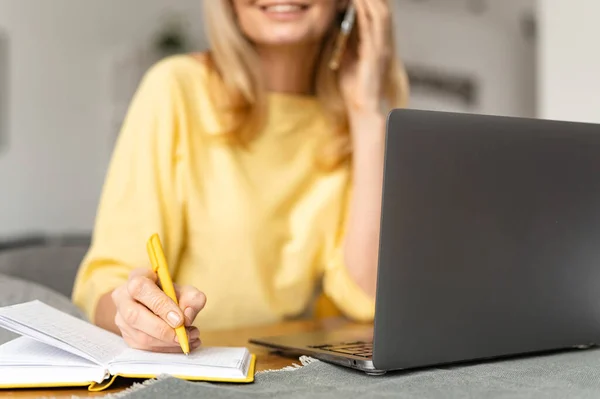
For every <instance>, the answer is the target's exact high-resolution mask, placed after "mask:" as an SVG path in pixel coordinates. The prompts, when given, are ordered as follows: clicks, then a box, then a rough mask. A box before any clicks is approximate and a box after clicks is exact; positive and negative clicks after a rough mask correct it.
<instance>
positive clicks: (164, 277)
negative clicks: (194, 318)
mask: <svg viewBox="0 0 600 399" xmlns="http://www.w3.org/2000/svg"><path fill="white" fill-rule="evenodd" d="M146 249H147V250H148V256H149V257H150V263H152V270H153V271H154V272H155V273H156V274H157V275H158V279H159V281H160V285H161V286H162V290H163V291H164V293H165V294H167V296H168V297H169V298H171V299H172V300H173V302H175V304H177V305H178V306H179V302H178V301H177V295H176V294H175V288H174V287H173V280H171V275H170V274H169V268H168V266H167V259H166V258H165V254H164V252H163V247H162V244H161V242H160V237H159V236H158V234H153V235H152V237H150V239H149V240H148V243H147V245H146ZM175 333H176V334H177V339H178V340H179V345H181V349H182V350H183V353H185V354H186V355H188V354H189V353H190V343H189V341H188V336H187V332H186V330H185V323H184V324H182V325H181V326H179V327H177V328H176V329H175Z"/></svg>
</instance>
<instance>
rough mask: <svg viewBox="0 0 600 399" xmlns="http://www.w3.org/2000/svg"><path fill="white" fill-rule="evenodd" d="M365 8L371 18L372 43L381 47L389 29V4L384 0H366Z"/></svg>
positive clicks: (385, 40)
mask: <svg viewBox="0 0 600 399" xmlns="http://www.w3.org/2000/svg"><path fill="white" fill-rule="evenodd" d="M366 9H367V14H368V16H369V17H370V20H371V29H372V37H373V39H374V42H373V44H374V45H375V46H377V47H378V48H381V47H382V46H384V45H385V43H386V42H387V39H388V34H389V32H390V31H391V30H390V29H391V26H390V25H391V24H390V9H389V6H388V5H387V2H386V1H385V0H370V1H367V2H366Z"/></svg>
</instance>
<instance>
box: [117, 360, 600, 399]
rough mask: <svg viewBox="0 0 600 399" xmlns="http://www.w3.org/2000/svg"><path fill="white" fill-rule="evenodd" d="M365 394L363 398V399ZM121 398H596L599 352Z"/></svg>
mask: <svg viewBox="0 0 600 399" xmlns="http://www.w3.org/2000/svg"><path fill="white" fill-rule="evenodd" d="M362 395H364V396H362ZM111 396H118V397H120V398H125V399H137V398H165V397H172V398H177V399H185V398H214V399H219V398H223V399H234V398H246V399H248V398H250V399H251V398H286V399H296V398H323V399H329V398H352V397H354V398H356V397H368V398H422V399H429V398H432V399H433V398H435V399H437V398H440V399H442V398H443V399H452V398H491V399H504V398H516V399H524V398H528V399H530V398H557V399H559V398H560V399H564V398H573V399H584V398H599V397H600V350H583V351H574V352H565V353H560V354H553V355H545V356H537V357H528V358H520V359H513V360H507V361H501V362H490V363H484V364H477V365H468V366H461V367H454V368H437V369H432V370H423V371H416V372H405V373H393V374H388V375H386V376H383V377H368V376H366V375H363V374H362V373H359V372H355V371H351V370H347V369H344V368H341V367H337V366H332V365H329V364H326V363H322V362H315V363H311V364H309V365H307V366H305V367H303V368H301V369H298V370H296V371H283V372H274V373H265V374H258V375H257V376H256V381H255V383H254V384H252V385H226V384H208V383H192V382H186V381H183V380H178V379H175V378H164V379H159V380H157V381H152V383H151V384H148V385H142V386H138V387H136V388H135V389H132V390H130V391H129V392H126V393H121V394H118V395H111Z"/></svg>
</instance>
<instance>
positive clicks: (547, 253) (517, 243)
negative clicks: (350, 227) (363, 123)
mask: <svg viewBox="0 0 600 399" xmlns="http://www.w3.org/2000/svg"><path fill="white" fill-rule="evenodd" d="M382 203H383V205H382V217H381V235H380V248H379V266H378V283H377V284H378V285H377V295H376V306H375V320H374V323H373V325H367V326H352V328H340V329H338V330H335V329H334V330H328V331H315V332H308V333H298V334H293V335H285V336H278V337H263V338H255V339H252V340H251V341H250V342H251V343H253V344H257V345H263V346H266V347H269V348H274V349H277V350H279V351H282V352H290V353H294V354H304V355H309V356H312V357H314V358H316V359H320V360H323V361H326V362H331V363H335V364H339V365H343V366H347V367H351V368H354V369H358V370H362V371H364V372H366V373H368V374H373V375H377V374H383V373H386V372H389V371H392V370H407V369H414V368H424V367H425V368H427V367H433V366H440V365H448V364H455V363H464V362H468V363H472V362H478V361H483V360H486V361H487V360H490V359H492V360H494V359H498V358H505V357H512V356H517V355H533V354H536V353H541V352H547V351H549V352H554V351H555V350H562V349H567V350H569V349H571V348H581V347H589V346H590V345H591V346H594V345H596V344H597V343H598V342H600V125H595V124H586V123H573V122H561V121H551V120H541V119H524V118H514V117H500V116H489V115H472V114H461V113H447V112H435V111H421V110H405V109H398V110H393V111H392V112H391V113H390V115H389V117H388V124H387V141H386V155H385V177H384V187H383V202H382Z"/></svg>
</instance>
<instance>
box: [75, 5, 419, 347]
mask: <svg viewBox="0 0 600 399" xmlns="http://www.w3.org/2000/svg"><path fill="white" fill-rule="evenodd" d="M204 4H205V15H206V22H207V24H208V27H209V36H210V41H211V51H210V52H209V53H207V54H201V55H182V56H175V57H171V58H168V59H166V60H163V61H161V62H160V63H158V64H157V65H156V66H154V67H153V68H152V69H151V70H150V71H149V72H148V73H147V75H146V76H145V78H144V80H143V82H142V84H141V86H140V88H139V90H138V92H137V94H136V96H135V98H134V100H133V102H132V104H131V108H130V111H129V113H128V116H127V119H126V121H125V123H124V126H123V130H122V133H121V135H120V138H119V140H118V143H117V146H116V149H115V152H114V155H113V159H112V161H111V165H110V168H109V171H108V175H107V179H106V182H105V186H104V191H103V194H102V198H101V201H100V206H99V209H98V214H97V220H96V226H95V231H94V239H93V242H92V246H91V248H90V250H89V252H88V254H87V256H86V258H85V259H84V261H83V264H82V265H81V268H80V271H79V273H78V276H77V279H76V284H75V288H74V293H73V299H74V302H75V303H76V304H77V305H79V306H80V307H81V308H83V309H84V310H85V311H86V312H87V314H88V315H89V317H90V319H91V320H93V321H94V322H95V323H96V324H97V325H99V326H101V327H103V328H105V329H108V330H110V331H114V332H115V333H118V334H121V335H122V336H123V337H124V339H125V341H126V342H127V343H128V344H129V345H130V346H132V347H134V348H138V349H143V350H151V351H161V352H171V351H180V347H179V344H178V343H177V342H176V338H175V334H174V331H173V327H177V326H179V325H181V324H182V323H185V325H186V326H187V327H188V334H189V338H190V346H191V348H196V347H198V346H199V345H200V339H199V336H200V333H199V330H198V326H201V327H202V328H203V329H224V328H234V327H240V326H245V325H253V324H264V323H271V322H276V321H278V320H281V319H283V318H286V317H293V316H297V315H299V314H301V313H303V312H304V311H305V310H306V309H307V308H308V307H309V306H310V302H311V298H313V296H314V295H315V292H316V290H318V289H319V287H320V284H321V283H322V288H323V291H324V293H325V294H326V295H327V296H328V297H329V298H330V299H331V301H332V302H333V303H334V304H335V305H336V306H337V308H339V309H340V311H341V312H343V313H344V314H345V315H347V316H348V317H351V318H353V319H355V320H359V321H369V320H371V319H372V317H373V308H374V306H373V303H374V295H375V285H376V283H375V281H376V267H377V266H376V265H377V247H378V233H379V230H378V225H379V215H380V190H381V184H382V169H383V168H382V166H383V149H384V135H385V122H386V120H385V118H386V113H384V112H382V109H384V108H383V104H384V103H385V102H387V103H388V105H391V106H394V107H397V106H402V105H404V102H405V99H406V96H407V88H406V80H405V76H404V73H403V71H402V70H401V69H400V67H399V64H398V63H397V62H396V60H395V57H394V44H393V40H392V36H393V34H392V29H391V18H390V10H389V8H388V7H389V5H388V3H387V0H355V6H356V10H357V27H356V29H355V30H354V35H353V37H352V38H351V40H350V41H349V47H348V51H347V52H346V56H345V58H344V59H343V61H342V64H341V67H340V70H339V71H336V72H334V71H331V70H330V69H329V68H328V67H327V64H328V62H329V59H330V57H331V54H332V47H333V43H334V42H335V39H336V37H337V33H338V32H339V26H340V22H341V18H342V17H343V15H344V12H345V10H346V7H347V6H348V0H339V1H338V0H294V1H292V0H285V1H282V0H219V1H217V0H211V1H205V3H204ZM350 155H351V156H350ZM155 232H156V233H159V234H160V237H161V239H162V242H163V246H164V247H165V255H166V257H167V260H168V263H169V266H170V268H171V272H172V275H173V277H174V279H175V282H176V283H177V284H178V297H179V305H180V306H179V307H178V306H176V305H175V304H174V302H172V301H170V300H169V299H168V298H167V297H166V296H165V295H164V294H163V293H162V291H161V290H160V289H159V287H158V286H157V284H156V276H155V275H154V274H153V273H152V272H151V271H150V268H149V262H148V258H147V254H146V249H145V243H146V240H147V239H148V238H149V237H150V235H151V234H153V233H155ZM207 298H208V302H207V301H206V300H207Z"/></svg>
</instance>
